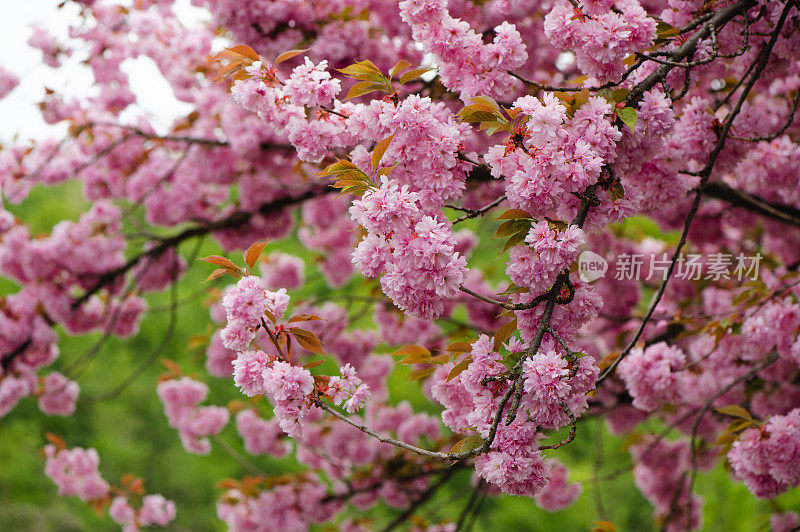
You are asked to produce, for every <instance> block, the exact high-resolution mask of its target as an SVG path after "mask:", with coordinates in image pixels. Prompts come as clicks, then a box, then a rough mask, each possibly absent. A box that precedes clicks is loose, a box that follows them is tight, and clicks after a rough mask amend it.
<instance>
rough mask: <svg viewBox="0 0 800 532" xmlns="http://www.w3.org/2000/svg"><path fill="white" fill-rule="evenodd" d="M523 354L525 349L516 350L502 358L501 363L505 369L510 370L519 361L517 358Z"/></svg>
mask: <svg viewBox="0 0 800 532" xmlns="http://www.w3.org/2000/svg"><path fill="white" fill-rule="evenodd" d="M524 354H525V351H518V352H516V353H511V354H510V355H506V356H505V357H504V358H503V365H504V366H505V367H506V369H508V370H509V371H511V370H512V369H513V368H514V366H516V365H517V362H519V359H520V358H522V355H524Z"/></svg>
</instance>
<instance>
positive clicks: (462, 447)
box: [450, 434, 483, 453]
mask: <svg viewBox="0 0 800 532" xmlns="http://www.w3.org/2000/svg"><path fill="white" fill-rule="evenodd" d="M481 445H483V438H481V436H480V434H471V435H469V436H467V437H466V438H464V439H463V440H458V441H457V442H456V443H455V444H453V447H452V448H451V449H450V452H451V453H464V452H467V451H471V450H473V449H477V448H478V447H480V446H481Z"/></svg>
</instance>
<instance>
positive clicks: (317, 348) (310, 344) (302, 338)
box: [289, 327, 325, 355]
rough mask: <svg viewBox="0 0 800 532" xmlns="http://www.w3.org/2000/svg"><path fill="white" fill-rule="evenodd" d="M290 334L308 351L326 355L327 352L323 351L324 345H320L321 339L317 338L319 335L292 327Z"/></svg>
mask: <svg viewBox="0 0 800 532" xmlns="http://www.w3.org/2000/svg"><path fill="white" fill-rule="evenodd" d="M289 332H290V333H292V335H293V336H294V338H295V340H297V343H298V344H300V345H301V346H302V347H303V348H304V349H306V350H307V351H311V352H312V353H318V354H320V355H324V354H325V352H324V351H323V350H322V344H321V343H320V341H319V338H317V335H316V334H314V333H313V332H311V331H307V330H305V329H301V328H299V327H291V328H290V329H289Z"/></svg>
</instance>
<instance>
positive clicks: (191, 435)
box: [157, 377, 229, 454]
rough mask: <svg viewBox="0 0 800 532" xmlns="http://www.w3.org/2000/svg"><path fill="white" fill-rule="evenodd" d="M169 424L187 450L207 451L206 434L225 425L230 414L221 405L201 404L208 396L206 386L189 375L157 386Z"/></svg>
mask: <svg viewBox="0 0 800 532" xmlns="http://www.w3.org/2000/svg"><path fill="white" fill-rule="evenodd" d="M157 391H158V397H159V399H161V402H162V403H163V404H164V413H165V414H166V416H167V420H168V421H169V425H170V427H172V428H174V429H176V430H177V431H178V433H179V434H180V437H181V443H182V444H183V448H184V449H186V451H187V452H190V453H196V454H208V453H210V452H211V442H210V441H209V439H208V436H213V435H215V434H217V433H219V432H220V431H221V430H222V429H223V428H224V427H225V425H227V424H228V419H229V413H228V410H227V409H226V408H223V407H221V406H200V403H202V402H203V401H204V400H205V399H206V396H207V395H208V386H207V385H206V384H205V383H202V382H199V381H196V380H194V379H191V378H189V377H182V378H180V379H169V380H165V381H163V382H161V383H160V384H159V385H158V388H157Z"/></svg>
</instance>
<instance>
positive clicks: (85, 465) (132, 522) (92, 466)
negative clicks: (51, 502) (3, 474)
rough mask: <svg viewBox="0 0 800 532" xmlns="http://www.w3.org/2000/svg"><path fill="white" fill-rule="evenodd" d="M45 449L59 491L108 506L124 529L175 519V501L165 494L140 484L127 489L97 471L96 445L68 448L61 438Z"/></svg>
mask: <svg viewBox="0 0 800 532" xmlns="http://www.w3.org/2000/svg"><path fill="white" fill-rule="evenodd" d="M44 453H45V456H46V457H47V462H46V464H45V474H46V475H47V476H48V477H50V479H51V480H52V481H53V482H54V483H55V484H56V486H58V494H59V495H62V496H77V497H79V498H80V499H82V500H84V501H87V502H91V503H95V504H98V505H99V506H98V508H102V507H104V506H108V515H109V516H110V517H111V519H113V520H114V521H115V522H116V523H117V524H119V525H120V526H121V527H122V530H123V531H124V532H138V531H139V530H140V527H149V526H159V527H165V526H167V525H168V524H169V523H170V522H172V521H173V520H175V513H176V512H175V503H174V502H173V501H170V500H168V499H166V498H165V497H164V496H163V495H160V494H144V493H143V489H141V488H140V487H134V486H128V488H129V489H128V490H126V489H125V486H123V487H121V488H116V487H112V486H110V485H109V484H108V482H106V481H105V480H104V479H103V477H102V476H101V475H100V472H99V471H98V467H99V465H100V457H99V456H98V454H97V451H96V450H95V449H82V448H80V447H74V448H72V449H67V448H65V447H62V446H61V442H59V444H58V445H56V444H48V445H47V446H46V447H45V448H44ZM125 483H126V482H125V481H124V480H123V484H125ZM129 484H130V483H129ZM134 484H135V483H134ZM115 494H116V495H115ZM112 496H113V499H112ZM134 499H135V500H136V503H135V504H136V507H134V503H133V500H134Z"/></svg>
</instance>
